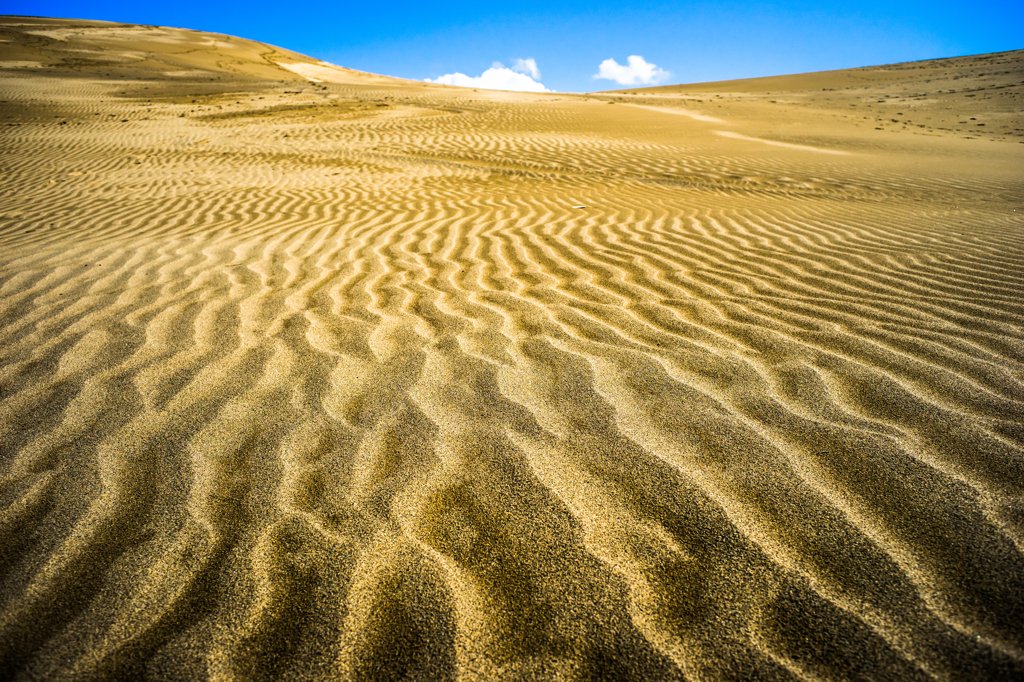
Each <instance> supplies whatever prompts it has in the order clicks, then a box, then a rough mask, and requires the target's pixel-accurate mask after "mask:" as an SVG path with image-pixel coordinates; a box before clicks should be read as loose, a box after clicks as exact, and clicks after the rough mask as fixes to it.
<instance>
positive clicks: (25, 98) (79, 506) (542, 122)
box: [0, 17, 1024, 680]
mask: <svg viewBox="0 0 1024 682" xmlns="http://www.w3.org/2000/svg"><path fill="white" fill-rule="evenodd" d="M0 40H2V41H3V42H0V57H2V59H0V62H2V63H0V100H3V101H2V103H0V150H2V154H0V177H2V178H3V180H2V184H0V547H2V548H3V551H2V552H0V585H2V587H0V677H3V678H4V679H8V678H23V679H29V678H32V679H102V678H110V679H138V678H139V677H143V676H145V677H150V678H156V679H203V678H209V679H219V680H220V679H222V680H227V679H261V678H266V679H286V678H300V679H310V678H316V677H323V678H332V679H334V678H341V679H399V678H419V679H460V680H470V679H500V678H506V679H688V680H722V679H738V680H748V679H761V678H764V679H779V680H784V679H801V680H807V679H828V680H846V679H872V680H878V679H893V680H912V679H928V678H934V679H944V680H968V679H1012V678H1016V679H1020V678H1022V677H1024V627H1022V623H1024V497H1022V491H1024V384H1022V381H1024V199H1022V197H1024V146H1022V145H1021V144H1020V141H1021V140H1024V137H1021V131H1020V130H1017V129H1015V126H1020V125H1022V124H1021V107H1022V101H1024V100H1022V97H1024V86H1022V85H1021V80H1022V79H1021V73H1022V72H1024V69H1022V64H1024V56H1022V54H1024V53H1021V52H1016V53H1006V54H1001V55H993V56H983V57H978V58H963V59H959V60H944V61H940V62H928V63H923V64H921V65H909V66H908V65H903V66H900V67H886V68H879V69H874V70H872V69H868V70H858V71H857V72H855V73H854V72H839V74H838V75H837V74H833V75H832V76H827V75H826V76H823V75H821V74H812V75H811V76H809V77H807V78H805V80H803V81H801V80H800V79H799V78H796V80H793V78H795V77H791V79H790V80H789V81H781V82H780V81H772V82H770V83H769V84H768V86H765V84H764V83H761V84H758V83H757V82H754V84H753V85H752V84H751V83H745V84H744V83H740V84H733V85H727V86H721V87H719V86H716V85H714V84H711V85H704V86H700V87H698V86H693V87H691V88H689V89H686V88H677V89H675V90H672V89H669V90H667V91H649V92H643V91H632V90H631V91H626V92H625V93H618V94H606V95H593V96H574V95H524V94H511V93H488V92H476V91H473V90H464V89H458V88H449V87H442V86H433V85H425V84H418V83H412V82H409V81H399V80H395V79H387V78H383V77H375V76H369V75H366V74H359V73H358V72H352V71H346V70H341V69H334V68H331V67H329V66H326V65H323V64H319V63H316V62H315V60H311V59H308V58H304V57H301V56H300V55H295V54H293V53H288V52H286V51H284V50H280V49H276V48H271V47H268V46H264V45H259V44H257V43H251V42H248V41H243V40H240V39H236V38H229V37H226V36H214V35H211V34H202V33H195V32H189V31H182V30H176V29H156V28H143V27H130V26H115V25H103V24H88V23H84V22H67V21H55V20H49V21H48V20H30V19H24V18H10V17H8V18H5V19H4V20H3V21H2V26H0ZM281 64H283V65H284V66H281ZM920 69H923V70H924V71H927V73H924V72H923V71H919V70H920ZM851 73H853V74H854V75H852V76H851ZM894 73H895V74H897V76H893V74H894ZM842 74H845V75H842ZM872 74H873V75H872ZM304 76H310V77H313V78H317V79H319V80H320V81H322V82H311V81H308V80H306V78H305V77H304ZM925 76H927V77H925ZM822 78H825V80H824V81H822ZM829 78H831V79H832V80H829ZM822 82H825V83H826V84H827V83H832V84H833V85H832V86H829V85H822V84H821V83H822ZM786 88H788V90H787V89H786ZM822 88H826V89H825V90H824V91H823V90H822ZM634 92H637V93H638V94H631V93H634ZM609 102H612V104H609ZM980 124H984V125H980ZM877 128H881V130H878V129H877ZM978 131H981V132H978ZM965 137H967V138H969V139H964V138H965Z"/></svg>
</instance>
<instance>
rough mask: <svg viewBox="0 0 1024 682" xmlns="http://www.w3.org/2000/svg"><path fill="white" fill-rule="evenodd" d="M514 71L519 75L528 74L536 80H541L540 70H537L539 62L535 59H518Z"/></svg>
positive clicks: (513, 66) (513, 67) (513, 65)
mask: <svg viewBox="0 0 1024 682" xmlns="http://www.w3.org/2000/svg"><path fill="white" fill-rule="evenodd" d="M512 70H513V71H516V72H518V73H528V74H530V77H531V78H533V79H534V80H537V81H539V80H540V69H538V68H537V61H536V60H535V59H534V58H533V57H530V58H529V59H517V60H516V61H515V62H514V63H513V64H512Z"/></svg>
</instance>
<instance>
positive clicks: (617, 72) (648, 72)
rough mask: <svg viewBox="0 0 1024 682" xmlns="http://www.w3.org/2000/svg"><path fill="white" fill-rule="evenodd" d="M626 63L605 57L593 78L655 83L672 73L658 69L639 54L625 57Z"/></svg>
mask: <svg viewBox="0 0 1024 682" xmlns="http://www.w3.org/2000/svg"><path fill="white" fill-rule="evenodd" d="M626 63H627V64H628V66H623V65H622V64H619V63H618V62H616V61H615V60H614V59H606V60H604V61H603V62H601V66H600V67H598V72H597V75H596V76H594V78H604V79H605V80H610V81H615V82H616V83H618V84H619V85H638V84H640V85H655V84H657V83H660V82H661V81H663V80H665V79H666V78H668V77H669V76H670V75H672V74H670V73H669V72H668V71H664V70H662V69H659V68H658V67H657V65H655V64H648V63H647V61H646V60H645V59H644V58H643V57H641V56H640V55H636V54H633V55H630V56H629V57H627V58H626Z"/></svg>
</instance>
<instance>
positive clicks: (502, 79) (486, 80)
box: [423, 59, 551, 92]
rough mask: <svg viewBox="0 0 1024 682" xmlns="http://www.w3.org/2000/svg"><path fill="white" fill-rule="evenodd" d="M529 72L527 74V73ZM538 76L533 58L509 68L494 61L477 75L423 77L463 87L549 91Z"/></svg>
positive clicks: (520, 61) (519, 60) (426, 79)
mask: <svg viewBox="0 0 1024 682" xmlns="http://www.w3.org/2000/svg"><path fill="white" fill-rule="evenodd" d="M527 74H529V75H527ZM538 78H540V70H539V69H538V68H537V62H535V61H534V60H533V59H517V60H516V62H515V65H514V66H513V67H512V68H511V69H509V68H506V67H505V65H504V64H502V63H501V62H494V64H492V65H491V68H489V69H487V70H486V71H484V72H483V73H482V74H480V75H479V76H476V77H473V76H467V75H466V74H464V73H458V72H456V73H446V74H445V75H443V76H439V77H437V78H433V79H431V78H424V79H423V80H425V81H426V82H428V83H439V84H440V85H461V86H462V87H464V88H483V89H484V90H515V91H518V92H551V91H550V90H548V89H547V88H545V87H544V84H543V83H540V82H538V81H537V80H535V79H538Z"/></svg>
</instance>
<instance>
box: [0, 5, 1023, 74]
mask: <svg viewBox="0 0 1024 682" xmlns="http://www.w3.org/2000/svg"><path fill="white" fill-rule="evenodd" d="M0 14H31V15H37V16H39V15H41V16H54V17H74V18H82V19H105V20H110V21H123V22H131V23H140V24H159V25H165V26H179V27H185V28H194V29H200V30H205V31H215V32H218V33H229V34H232V35H237V36H241V37H244V38H251V39H254V40H259V41H263V42H267V43H272V44H274V45H279V46H281V47H286V48H289V49H292V50H295V51H297V52H302V53H304V54H308V55H311V56H313V57H317V58H320V59H325V60H327V61H330V62H334V63H336V64H340V65H342V66H347V67H350V68H354V69H360V70H363V71H371V72H374V73H382V74H387V75H391V76H401V77H404V78H413V79H417V80H420V79H423V78H436V77H438V76H440V75H442V74H446V73H452V72H455V71H459V72H462V73H466V74H469V75H471V76H478V75H480V73H481V72H482V71H484V70H485V69H487V68H488V67H490V66H491V64H492V62H495V61H500V62H503V63H504V64H506V65H509V64H511V63H512V61H513V60H514V59H516V58H531V57H532V58H533V59H535V60H536V62H537V65H538V67H539V68H540V72H541V78H540V80H541V82H543V83H544V85H546V86H547V87H548V88H550V89H553V90H561V91H576V92H579V91H592V90H609V89H615V88H619V87H622V86H619V85H617V84H616V83H614V82H612V81H608V80H594V79H593V78H592V76H593V75H594V74H596V73H597V72H598V65H599V64H600V63H601V62H602V61H604V60H605V59H609V58H613V59H615V60H617V61H618V62H619V63H623V64H624V63H625V61H626V58H627V56H629V55H640V56H642V57H643V58H644V59H645V60H646V61H647V62H650V63H654V64H656V65H657V66H658V67H659V68H661V69H664V70H666V71H669V72H671V77H670V78H669V79H667V80H666V81H665V83H692V82H699V81H709V80H724V79H729V78H746V77H754V76H770V75H777V74H784V73H799V72H803V71H821V70H826V69H840V68H847V67H855V66H868V65H875V64H886V63H891V62H898V61H910V60H917V59H929V58H933V57H949V56H955V55H962V54H977V53H982V52H997V51H1003V50H1012V49H1019V48H1024V2H1022V1H1021V0H1016V1H1015V2H1010V1H1003V2H999V1H987V0H979V1H962V2H948V1H946V0H938V1H924V0H903V1H901V0H887V1H886V2H870V1H864V0H850V1H849V2H844V3H833V4H831V5H829V4H822V3H818V2H803V1H801V0H794V1H790V2H777V3H767V2H744V1H741V2H733V3H724V2H723V3H717V2H699V1H698V2H678V3H673V4H636V3H627V2H617V3H610V2H603V0H594V1H592V2H564V3H556V2H552V1H550V0H549V1H546V2H543V1H537V0H513V1H512V2H507V1H499V2H472V3H467V2H450V3H429V2H422V0H421V1H419V2H407V1H405V0H390V1H388V0H377V1H374V0H369V1H367V0H359V1H358V2H346V1H337V2H323V3H293V2H281V1H280V0H275V1H274V2H269V1H267V0H251V1H250V2H246V3H238V4H234V3H230V4H229V3H223V2H218V0H204V1H203V2H196V1H195V0H156V1H151V2H140V1H139V0H130V1H129V0H95V1H90V0H84V1H83V0H78V1H70V0H54V1H47V0H2V1H0Z"/></svg>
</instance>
